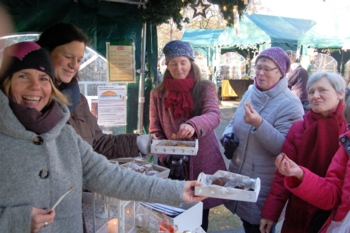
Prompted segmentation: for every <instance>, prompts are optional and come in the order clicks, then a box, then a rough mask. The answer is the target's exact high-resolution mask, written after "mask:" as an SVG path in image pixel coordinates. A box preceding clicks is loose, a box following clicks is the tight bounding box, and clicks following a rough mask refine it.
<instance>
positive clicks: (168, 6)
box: [141, 0, 247, 30]
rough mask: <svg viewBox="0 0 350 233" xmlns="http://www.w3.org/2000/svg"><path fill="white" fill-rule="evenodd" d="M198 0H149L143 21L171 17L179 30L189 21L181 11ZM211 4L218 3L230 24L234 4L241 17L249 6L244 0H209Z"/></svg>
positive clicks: (165, 21)
mask: <svg viewBox="0 0 350 233" xmlns="http://www.w3.org/2000/svg"><path fill="white" fill-rule="evenodd" d="M195 3H196V0H148V1H147V2H146V4H145V7H143V9H142V13H141V14H142V19H143V22H147V23H150V24H155V25H159V24H162V23H169V19H171V18H172V19H173V21H174V23H175V24H176V26H177V28H178V29H179V30H181V29H182V25H181V23H182V22H187V23H188V22H189V18H188V17H186V18H183V16H182V15H181V13H180V11H181V9H182V8H184V7H186V6H187V5H188V4H195ZM209 3H210V4H217V5H219V7H220V10H221V13H222V14H223V16H224V19H225V20H226V21H227V24H228V26H232V25H233V24H234V20H235V19H234V17H233V6H234V5H236V6H237V11H238V14H239V16H240V17H242V15H243V11H244V10H245V8H246V7H247V6H246V5H245V4H244V0H209Z"/></svg>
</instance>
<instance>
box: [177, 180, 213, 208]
mask: <svg viewBox="0 0 350 233" xmlns="http://www.w3.org/2000/svg"><path fill="white" fill-rule="evenodd" d="M192 186H201V183H199V182H198V181H195V180H192V181H186V184H185V189H184V193H183V196H182V200H183V201H184V202H186V203H191V202H200V201H203V200H204V199H206V198H207V197H199V196H195V195H194V191H193V190H192V189H191V187H192Z"/></svg>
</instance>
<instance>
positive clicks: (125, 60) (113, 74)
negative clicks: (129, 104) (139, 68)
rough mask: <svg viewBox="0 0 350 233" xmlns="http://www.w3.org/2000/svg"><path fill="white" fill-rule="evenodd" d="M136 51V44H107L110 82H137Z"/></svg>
mask: <svg viewBox="0 0 350 233" xmlns="http://www.w3.org/2000/svg"><path fill="white" fill-rule="evenodd" d="M134 51H135V48H134V43H132V44H131V45H111V44H110V43H107V60H108V81H109V82H127V83H129V82H136V78H135V52H134Z"/></svg>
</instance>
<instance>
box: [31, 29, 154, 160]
mask: <svg viewBox="0 0 350 233" xmlns="http://www.w3.org/2000/svg"><path fill="white" fill-rule="evenodd" d="M88 41H89V40H88V38H87V36H86V35H85V34H84V32H82V31H81V30H80V29H79V28H77V27H75V26H74V25H72V24H67V23H58V24H54V25H52V26H50V27H48V28H47V29H46V30H44V31H43V33H42V34H41V35H40V37H39V40H38V41H37V43H38V44H39V45H40V46H42V47H43V48H45V49H47V50H48V51H49V54H50V57H51V60H52V63H53V67H54V74H55V84H56V86H57V87H58V89H59V90H60V91H61V92H62V93H63V94H65V95H66V96H67V98H68V100H69V102H70V106H68V108H69V110H70V112H71V117H70V118H69V120H68V122H67V123H68V124H69V125H71V126H72V127H73V128H74V130H75V131H76V132H77V133H78V134H79V135H80V136H81V137H82V138H83V139H84V140H85V141H86V142H88V143H89V144H90V145H91V146H92V147H93V148H94V150H95V151H96V152H97V153H100V154H103V155H104V156H106V157H107V158H108V159H115V158H120V157H137V156H139V151H140V152H141V153H142V154H148V153H149V151H150V143H151V135H141V136H138V135H137V134H119V135H112V134H104V133H103V132H102V130H101V129H100V127H99V126H98V124H97V119H96V117H95V116H94V115H93V114H92V113H91V112H90V108H89V105H88V102H87V100H86V97H85V96H84V95H83V94H81V93H80V89H79V84H78V80H79V74H78V71H79V68H80V62H81V61H82V59H83V56H84V52H85V47H86V45H87V44H88Z"/></svg>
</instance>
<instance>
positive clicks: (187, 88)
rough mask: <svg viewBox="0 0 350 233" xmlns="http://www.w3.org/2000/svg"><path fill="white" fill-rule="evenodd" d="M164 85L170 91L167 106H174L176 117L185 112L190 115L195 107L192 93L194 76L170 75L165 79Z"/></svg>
mask: <svg viewBox="0 0 350 233" xmlns="http://www.w3.org/2000/svg"><path fill="white" fill-rule="evenodd" d="M164 86H165V88H166V90H167V91H168V95H167V99H166V101H165V107H166V108H174V116H175V118H176V119H178V118H180V117H181V116H182V114H183V113H185V114H186V117H190V116H191V111H192V109H193V107H194V105H193V99H192V93H191V91H192V89H193V87H194V78H193V77H192V76H187V77H186V78H185V79H174V78H173V77H171V75H169V76H168V77H165V79H164Z"/></svg>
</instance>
